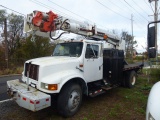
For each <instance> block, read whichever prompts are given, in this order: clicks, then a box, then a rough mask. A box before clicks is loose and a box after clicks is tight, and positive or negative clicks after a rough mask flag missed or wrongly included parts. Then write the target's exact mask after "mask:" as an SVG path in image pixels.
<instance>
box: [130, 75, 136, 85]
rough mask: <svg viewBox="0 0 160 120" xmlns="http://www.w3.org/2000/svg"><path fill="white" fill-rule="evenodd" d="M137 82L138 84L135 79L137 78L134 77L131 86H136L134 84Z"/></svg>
mask: <svg viewBox="0 0 160 120" xmlns="http://www.w3.org/2000/svg"><path fill="white" fill-rule="evenodd" d="M135 82H136V77H135V76H133V77H132V82H131V84H132V85H134V84H135Z"/></svg>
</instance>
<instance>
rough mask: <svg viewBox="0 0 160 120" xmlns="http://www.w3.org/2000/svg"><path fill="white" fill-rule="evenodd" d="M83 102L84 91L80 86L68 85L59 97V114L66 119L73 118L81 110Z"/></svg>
mask: <svg viewBox="0 0 160 120" xmlns="http://www.w3.org/2000/svg"><path fill="white" fill-rule="evenodd" d="M81 102H82V89H81V87H80V85H78V84H74V83H68V84H67V85H65V86H64V87H63V88H62V91H61V92H60V94H59V96H58V101H57V108H58V112H59V113H60V114H61V115H62V116H64V117H70V116H73V115H74V114H75V113H76V112H77V111H78V110H79V108H80V106H81Z"/></svg>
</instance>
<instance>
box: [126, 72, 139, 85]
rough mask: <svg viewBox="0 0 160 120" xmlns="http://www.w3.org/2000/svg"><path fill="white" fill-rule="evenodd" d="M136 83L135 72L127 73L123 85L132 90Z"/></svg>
mask: <svg viewBox="0 0 160 120" xmlns="http://www.w3.org/2000/svg"><path fill="white" fill-rule="evenodd" d="M135 83H136V72H135V71H130V72H128V73H127V76H126V80H125V85H126V87H128V88H133V87H134V86H135Z"/></svg>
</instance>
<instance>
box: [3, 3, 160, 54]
mask: <svg viewBox="0 0 160 120" xmlns="http://www.w3.org/2000/svg"><path fill="white" fill-rule="evenodd" d="M158 4H159V2H158ZM0 5H3V6H5V7H7V8H10V9H13V10H15V11H18V12H20V13H22V14H25V15H26V14H28V13H31V12H32V11H34V10H39V11H43V12H48V11H49V10H52V11H53V12H55V13H57V14H61V15H65V16H68V17H70V18H74V19H77V20H81V21H89V22H92V23H95V24H96V25H97V26H98V27H100V28H103V29H106V30H110V31H111V30H112V29H114V30H117V32H118V33H120V32H121V31H122V30H125V31H128V32H129V33H130V34H131V14H132V15H133V20H134V21H133V35H134V36H135V40H137V42H138V47H137V48H136V49H137V51H138V52H142V51H145V49H144V48H143V47H146V44H147V43H146V42H147V24H148V22H150V21H153V16H149V15H153V10H154V2H152V3H151V4H150V3H148V0H1V2H0ZM159 6H160V4H159ZM0 9H4V8H3V7H1V6H0ZM158 9H159V7H158ZM7 12H8V13H10V12H12V11H10V10H7ZM16 14H18V13H16ZM158 32H159V30H158ZM158 41H160V40H159V37H158ZM142 46H143V47H142ZM158 46H160V42H159V43H158Z"/></svg>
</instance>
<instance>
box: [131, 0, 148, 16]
mask: <svg viewBox="0 0 160 120" xmlns="http://www.w3.org/2000/svg"><path fill="white" fill-rule="evenodd" d="M132 1H133V2H134V3H135V4H136V5H137V6H138V7H139V8H140V9H141V10H142V11H144V12H145V13H146V11H145V10H144V9H142V8H141V7H140V6H139V5H138V4H137V3H136V2H135V1H134V0H132ZM146 14H147V15H148V13H146Z"/></svg>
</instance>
